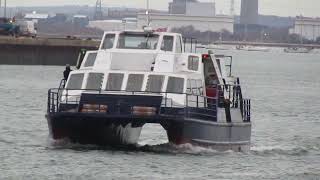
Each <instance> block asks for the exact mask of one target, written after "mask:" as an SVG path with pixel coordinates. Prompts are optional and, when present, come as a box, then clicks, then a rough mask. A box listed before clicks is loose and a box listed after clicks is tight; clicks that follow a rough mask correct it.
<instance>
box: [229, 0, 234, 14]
mask: <svg viewBox="0 0 320 180" xmlns="http://www.w3.org/2000/svg"><path fill="white" fill-rule="evenodd" d="M230 15H231V16H234V0H231V4H230Z"/></svg>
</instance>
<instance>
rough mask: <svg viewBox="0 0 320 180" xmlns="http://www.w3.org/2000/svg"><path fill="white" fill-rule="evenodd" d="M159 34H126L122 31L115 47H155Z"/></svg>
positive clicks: (151, 48)
mask: <svg viewBox="0 0 320 180" xmlns="http://www.w3.org/2000/svg"><path fill="white" fill-rule="evenodd" d="M158 41H159V35H157V34H150V33H148V34H145V33H140V34H128V33H122V34H120V35H119V42H118V45H117V48H119V49H149V50H154V49H156V48H157V45H158Z"/></svg>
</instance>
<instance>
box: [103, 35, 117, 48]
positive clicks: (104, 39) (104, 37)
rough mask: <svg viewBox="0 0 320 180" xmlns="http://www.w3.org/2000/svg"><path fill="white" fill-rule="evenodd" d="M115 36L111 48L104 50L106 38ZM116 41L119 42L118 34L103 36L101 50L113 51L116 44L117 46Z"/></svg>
mask: <svg viewBox="0 0 320 180" xmlns="http://www.w3.org/2000/svg"><path fill="white" fill-rule="evenodd" d="M110 35H111V36H113V42H112V46H111V47H110V48H104V44H105V42H106V37H107V36H110ZM116 40H117V34H115V33H107V34H105V35H104V36H103V41H102V42H101V46H100V48H99V49H100V50H107V49H113V48H114V46H115V44H116Z"/></svg>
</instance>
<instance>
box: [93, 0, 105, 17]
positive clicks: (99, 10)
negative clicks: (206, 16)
mask: <svg viewBox="0 0 320 180" xmlns="http://www.w3.org/2000/svg"><path fill="white" fill-rule="evenodd" d="M101 4H102V3H101V0H97V2H96V9H95V12H94V17H93V18H94V19H95V20H101V19H103V12H102V5H101Z"/></svg>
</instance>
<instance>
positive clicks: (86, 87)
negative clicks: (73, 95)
mask: <svg viewBox="0 0 320 180" xmlns="http://www.w3.org/2000/svg"><path fill="white" fill-rule="evenodd" d="M91 74H102V77H101V81H100V87H99V88H98V89H95V88H88V84H89V83H88V82H89V78H90V75H91ZM104 78H105V74H104V73H103V72H89V73H87V77H86V85H85V89H90V90H101V89H102V86H103V82H104Z"/></svg>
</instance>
